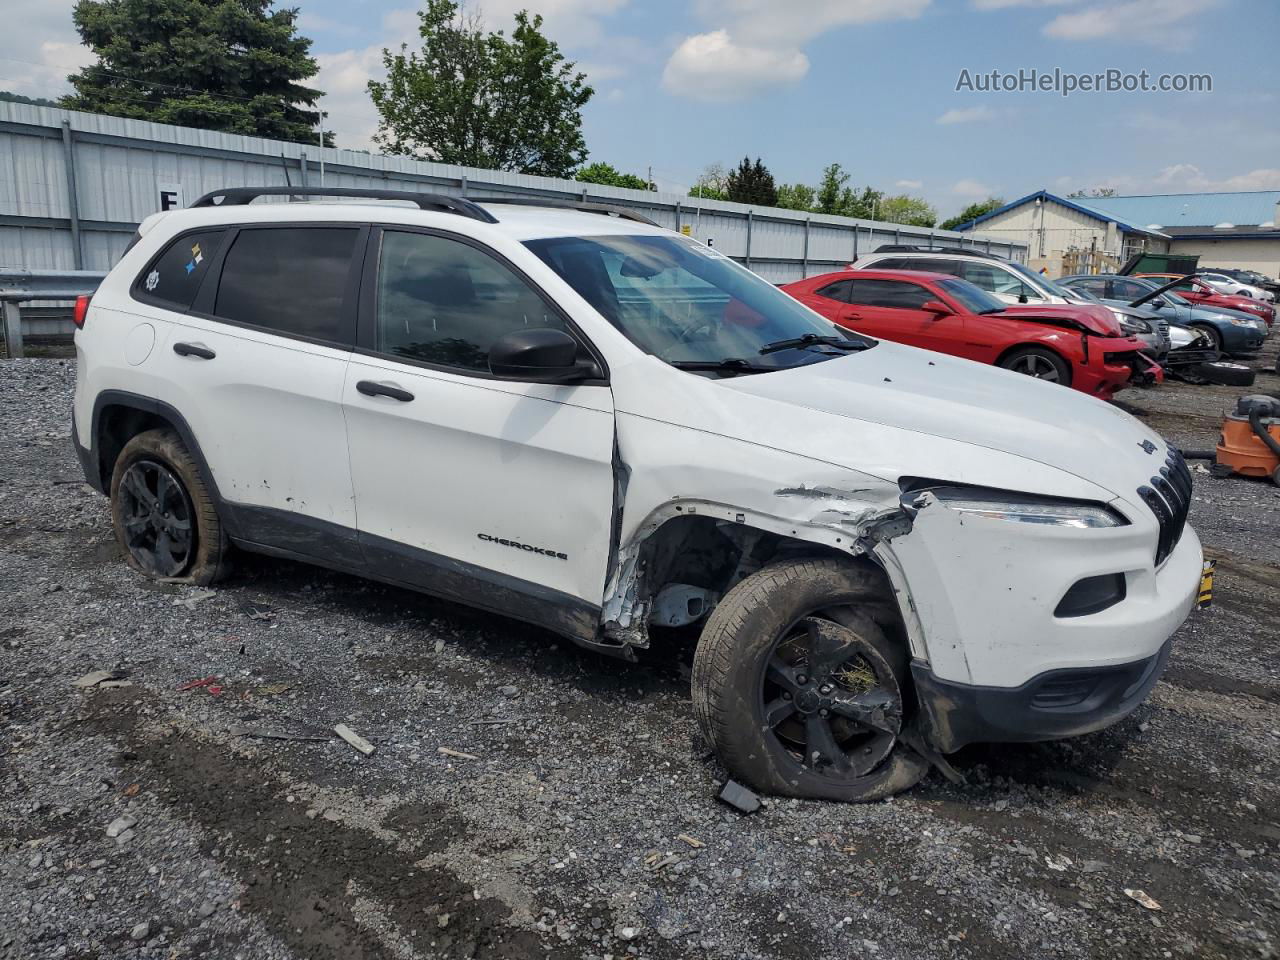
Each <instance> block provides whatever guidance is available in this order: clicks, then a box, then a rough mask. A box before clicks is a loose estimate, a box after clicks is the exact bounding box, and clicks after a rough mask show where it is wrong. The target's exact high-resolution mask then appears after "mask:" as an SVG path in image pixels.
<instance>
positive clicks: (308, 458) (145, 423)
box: [73, 188, 1202, 800]
mask: <svg viewBox="0 0 1280 960" xmlns="http://www.w3.org/2000/svg"><path fill="white" fill-rule="evenodd" d="M304 193H315V194H317V195H319V194H321V193H323V194H324V195H326V196H334V195H338V194H343V195H345V200H346V201H347V202H343V203H315V202H312V203H290V204H282V203H250V202H249V201H251V200H253V199H255V198H257V197H260V196H262V195H271V194H293V195H295V196H297V195H300V194H304ZM388 199H392V200H400V201H406V200H407V201H410V204H409V205H399V206H397V205H393V204H389V203H380V202H378V201H380V200H388ZM218 200H220V201H221V203H216V202H215V201H218ZM351 201H362V202H351ZM77 315H78V317H79V318H80V322H81V328H80V329H79V330H78V331H77V333H76V349H77V356H78V375H77V381H76V392H75V404H74V424H73V432H74V436H75V444H76V448H77V451H78V454H79V456H80V459H81V462H82V465H83V467H84V471H85V475H86V477H87V478H88V481H89V482H90V483H91V484H93V485H94V486H95V487H96V488H98V489H99V490H101V491H103V492H106V493H109V495H110V497H111V509H112V516H113V520H114V524H115V531H116V536H117V538H118V540H119V543H120V545H121V547H122V548H123V550H124V552H125V554H126V556H127V558H128V562H129V564H130V565H131V566H132V567H134V568H135V569H136V570H137V571H138V572H140V573H141V574H143V575H146V576H149V577H155V578H165V579H167V580H170V581H178V582H188V583H198V584H208V583H211V582H213V581H215V580H217V579H219V578H220V577H222V576H224V575H225V574H226V572H227V570H228V563H229V561H230V560H231V559H232V557H233V555H234V549H233V548H238V549H241V550H247V551H253V552H259V553H265V554H269V555H274V556H280V557H289V558H294V559H299V560H304V561H309V562H313V563H317V564H320V565H322V566H325V567H330V568H334V569H339V570H345V571H350V572H352V573H356V574H360V575H364V576H368V577H372V578H376V579H379V580H383V581H386V582H388V583H393V584H399V585H402V586H405V587H410V588H414V589H418V590H422V591H425V592H427V593H431V594H435V595H438V596H442V597H447V598H451V599H454V600H457V601H460V602H462V603H465V604H471V605H473V606H477V607H482V608H484V609H487V610H491V611H496V612H498V613H502V614H506V615H508V616H511V617H515V618H519V619H521V620H525V621H529V622H531V623H534V624H538V625H540V626H542V627H545V628H547V629H548V630H549V631H552V632H553V633H555V634H560V635H562V636H565V637H568V638H570V639H571V640H573V641H575V642H577V643H579V644H581V645H583V646H584V647H589V648H591V649H594V650H598V651H602V652H606V653H610V654H614V655H617V656H621V657H627V658H631V657H634V656H635V651H636V650H637V649H643V648H646V647H648V646H649V643H650V634H651V631H652V630H654V629H655V628H667V627H690V626H694V625H697V626H698V627H699V628H700V630H701V639H700V641H699V642H698V645H697V649H696V653H695V659H694V668H693V704H694V712H695V714H696V716H697V718H698V721H699V723H700V725H701V727H702V730H703V732H704V733H705V735H706V736H707V738H708V739H709V741H710V742H711V743H712V744H713V745H714V746H715V748H716V750H717V751H718V752H719V755H720V757H721V759H722V760H723V762H724V764H725V766H726V767H727V768H728V770H729V771H730V772H731V774H732V775H733V776H734V777H737V778H739V779H740V780H743V781H746V782H747V783H749V784H751V785H753V786H754V787H756V788H758V789H760V790H764V791H769V792H773V793H779V794H787V795H796V796H811V797H825V798H831V799H839V800H863V799H869V798H873V797H881V796H885V795H888V794H891V793H893V792H895V791H898V790H902V789H905V788H906V787H909V786H911V785H912V784H914V783H915V782H916V781H917V780H918V779H919V778H920V777H921V776H923V775H924V773H925V772H926V770H927V768H928V762H929V760H933V761H935V762H940V756H939V755H940V754H943V753H947V752H950V751H954V750H956V749H958V748H959V747H960V746H962V745H964V744H966V743H969V742H973V741H984V740H1038V739H1046V738H1056V737H1063V736H1069V735H1074V734H1080V733H1085V732H1087V731H1092V730H1097V729H1099V728H1101V727H1104V726H1106V725H1108V724H1111V723H1114V722H1115V721H1116V720H1118V719H1119V718H1121V717H1123V716H1125V715H1126V714H1127V713H1129V712H1130V711H1132V710H1133V709H1134V708H1135V707H1136V706H1137V705H1138V704H1139V703H1140V702H1141V701H1142V700H1143V699H1144V698H1145V697H1146V695H1147V693H1148V692H1149V691H1150V690H1151V688H1152V686H1153V685H1154V684H1155V682H1156V680H1157V678H1158V677H1159V676H1160V673H1161V671H1162V669H1163V668H1164V665H1165V661H1166V659H1167V657H1168V655H1169V651H1170V644H1171V641H1170V636H1171V634H1172V633H1173V632H1174V631H1175V630H1176V629H1177V627H1178V625H1179V624H1181V623H1182V621H1183V619H1184V618H1185V617H1186V616H1187V614H1188V611H1189V610H1191V608H1192V606H1193V604H1194V602H1195V599H1196V594H1197V590H1198V587H1199V585H1200V580H1201V566H1202V560H1201V550H1200V543H1199V541H1198V539H1197V538H1196V535H1195V533H1194V531H1193V530H1192V529H1191V527H1190V526H1189V525H1187V523H1186V519H1187V512H1188V508H1189V506H1190V503H1191V476H1190V473H1189V472H1188V470H1187V468H1186V466H1185V465H1184V463H1183V461H1182V458H1181V456H1180V455H1179V454H1178V452H1177V451H1176V450H1174V449H1173V448H1171V447H1170V446H1169V445H1168V444H1167V443H1166V442H1165V441H1163V440H1162V439H1161V438H1160V437H1159V436H1157V435H1156V434H1154V433H1152V432H1151V431H1150V430H1149V429H1147V427H1145V426H1144V425H1143V424H1141V423H1139V422H1138V421H1137V420H1135V419H1134V418H1132V417H1130V416H1129V415H1127V414H1125V413H1123V412H1121V411H1120V410H1118V409H1116V408H1115V407H1112V406H1110V405H1108V404H1106V403H1104V402H1102V401H1100V400H1096V399H1093V398H1090V397H1087V396H1085V395H1084V394H1080V393H1077V392H1075V391H1071V390H1062V389H1060V388H1058V387H1056V386H1054V385H1052V384H1046V383H1041V382H1039V381H1036V380H1034V379H1032V378H1029V377H1024V376H1022V375H1020V374H1017V373H1011V372H1009V371H1006V370H1000V369H996V368H992V367H987V366H982V365H979V364H975V363H971V362H968V361H965V360H960V359H955V358H951V357H947V356H943V355H940V354H937V353H931V352H927V351H923V350H917V349H913V348H910V347H905V346H899V345H897V344H893V343H887V342H879V343H877V342H875V341H873V340H869V339H866V338H862V337H858V336H856V335H854V334H852V333H844V332H842V331H841V330H840V328H838V327H836V326H835V325H833V324H832V323H831V322H829V321H827V320H825V319H823V318H822V317H820V316H818V315H817V314H816V313H813V312H812V311H810V310H809V309H808V308H806V307H804V306H802V305H801V304H799V303H798V302H796V301H795V300H793V299H792V298H790V297H788V296H787V295H786V294H785V293H783V292H781V291H780V290H778V289H776V288H775V287H774V286H773V285H772V284H770V283H767V282H766V281H764V280H762V279H760V278H759V277H757V276H756V275H755V274H753V273H751V272H749V271H747V270H745V269H743V268H742V267H740V266H738V265H737V264H735V263H734V262H733V261H732V260H730V259H729V258H728V257H726V256H724V255H722V254H720V253H719V252H717V251H715V250H711V249H708V248H706V247H704V246H701V245H699V244H698V243H696V242H695V241H693V240H690V239H689V238H686V237H682V236H680V235H678V234H676V233H673V232H671V231H668V230H664V229H661V228H659V227H658V226H656V225H652V224H650V223H649V222H647V221H644V220H643V218H639V217H635V216H634V215H631V214H626V213H623V214H622V215H617V213H616V212H615V213H613V214H612V215H611V214H610V213H609V212H608V211H605V210H602V209H597V208H581V209H561V208H555V207H552V206H549V205H538V204H536V203H523V204H522V203H514V204H507V203H499V202H484V201H481V202H469V201H467V200H462V199H458V198H450V197H436V196H431V195H427V194H396V193H385V192H377V191H337V190H333V189H327V190H323V191H321V190H315V191H306V190H301V189H299V188H292V189H257V188H254V189H249V188H243V189H229V190H223V191H219V192H218V193H217V194H216V195H210V196H207V197H204V198H201V199H200V200H199V201H197V202H196V203H195V204H194V205H193V208H191V209H187V210H178V211H171V212H168V213H164V214H158V215H155V216H153V217H150V218H148V220H147V221H146V222H144V223H143V224H142V225H141V227H140V228H139V236H138V238H137V240H136V241H135V243H134V244H133V246H132V247H131V249H129V251H128V252H127V253H126V254H125V255H124V257H123V258H122V259H121V261H120V262H119V264H118V265H117V266H116V267H115V269H113V270H112V271H111V272H110V274H109V275H108V276H107V278H106V279H105V280H104V281H103V283H102V285H101V287H100V288H99V289H98V291H97V293H96V294H94V296H93V299H92V302H91V303H90V304H88V305H87V306H86V305H85V304H80V305H79V307H78V311H77Z"/></svg>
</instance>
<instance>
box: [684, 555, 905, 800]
mask: <svg viewBox="0 0 1280 960" xmlns="http://www.w3.org/2000/svg"><path fill="white" fill-rule="evenodd" d="M886 590H887V587H886V585H885V584H883V582H882V581H881V580H880V579H878V578H877V577H876V575H875V574H874V573H872V572H870V571H868V570H865V569H863V568H860V567H858V566H856V565H855V564H853V563H850V562H848V561H841V560H835V559H821V560H819V559H811V560H792V561H786V562H781V563H776V564H773V565H771V566H768V567H766V568H764V569H763V570H761V571H759V572H758V573H756V574H753V575H752V576H750V577H748V578H746V579H745V580H743V581H742V582H741V583H739V584H738V585H737V586H735V587H734V588H733V589H732V590H730V591H729V593H728V594H727V595H726V596H725V597H724V599H723V600H721V601H720V603H719V604H718V605H717V606H716V608H715V610H714V611H712V614H711V617H710V618H709V619H708V621H707V625H706V627H705V628H704V629H703V632H702V638H701V640H700V641H699V644H698V649H697V652H696V653H695V655H694V662H693V683H692V687H693V706H694V713H695V715H696V716H697V718H698V724H699V726H700V727H701V728H702V732H703V734H704V735H705V736H706V737H707V739H708V740H709V741H710V742H711V744H712V746H713V747H714V748H715V750H716V752H717V754H718V755H719V757H720V759H721V761H722V762H723V763H724V765H725V767H726V768H727V769H728V770H729V773H730V774H731V775H732V776H733V777H735V778H737V779H739V780H742V781H744V782H746V783H747V784H750V785H751V786H752V787H754V788H756V789H757V790H760V791H762V792H765V793H773V794H781V795H783V796H791V797H812V798H817V799H824V800H843V801H867V800H879V799H882V798H884V797H887V796H891V795H892V794H895V793H898V792H900V791H902V790H906V789H908V788H910V787H912V786H914V785H915V784H916V783H918V782H919V781H920V780H921V778H923V777H924V775H925V774H926V773H927V772H928V769H929V767H928V763H927V762H926V761H925V760H924V759H923V758H922V757H920V756H919V755H918V754H917V753H915V752H914V751H913V750H911V749H910V748H909V747H906V746H905V745H904V744H903V743H902V740H901V733H902V732H903V731H904V730H906V729H907V727H908V725H909V722H910V710H911V707H912V706H913V705H914V702H915V699H914V693H913V692H912V687H911V675H910V671H909V670H908V669H907V651H906V650H905V648H904V646H903V645H902V644H901V643H898V642H895V641H894V640H892V639H890V638H889V637H888V636H886V634H885V632H884V630H883V629H882V628H881V627H880V625H879V624H877V622H876V618H878V619H880V620H881V622H886V621H887V620H888V619H889V618H891V617H893V616H896V611H894V610H893V609H892V608H891V607H890V606H889V605H888V604H887V603H886V602H885V597H886V595H887V594H886ZM854 717H859V718H861V719H860V720H859V719H854Z"/></svg>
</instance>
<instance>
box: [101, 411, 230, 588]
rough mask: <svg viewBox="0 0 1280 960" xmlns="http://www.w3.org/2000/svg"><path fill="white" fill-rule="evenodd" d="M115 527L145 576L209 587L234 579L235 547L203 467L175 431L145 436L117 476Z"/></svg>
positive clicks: (126, 453)
mask: <svg viewBox="0 0 1280 960" xmlns="http://www.w3.org/2000/svg"><path fill="white" fill-rule="evenodd" d="M111 521H112V525H113V526H114V527H115V534H116V543H118V544H119V546H120V549H121V550H122V551H123V552H124V555H125V560H126V561H127V562H128V564H129V566H131V567H133V569H134V570H137V571H138V572H139V573H141V574H142V575H143V576H146V577H150V578H151V579H153V580H163V581H167V582H177V583H192V584H198V585H201V586H207V585H208V584H211V583H214V582H216V581H217V580H220V579H221V578H222V577H224V576H225V575H226V573H227V569H228V566H229V564H228V557H229V554H230V551H231V544H230V542H229V541H228V540H227V537H226V534H225V532H224V531H223V529H222V523H221V521H220V520H219V519H218V512H217V510H216V509H215V508H214V505H213V498H212V497H211V496H210V495H209V490H208V488H207V487H206V486H205V483H204V481H203V480H202V479H201V478H200V471H199V468H198V467H197V466H196V463H195V460H193V459H192V457H191V454H190V453H189V452H188V451H187V448H186V447H185V446H183V443H182V440H181V438H180V437H179V436H178V434H177V433H175V432H174V431H173V430H148V431H146V432H145V433H140V434H138V435H137V436H136V437H134V438H133V439H132V440H130V441H129V442H128V443H126V444H125V446H124V449H123V450H121V451H120V456H119V457H117V458H116V463H115V468H114V469H113V470H112V473H111Z"/></svg>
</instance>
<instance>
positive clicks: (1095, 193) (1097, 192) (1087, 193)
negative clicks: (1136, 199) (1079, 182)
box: [1067, 187, 1116, 200]
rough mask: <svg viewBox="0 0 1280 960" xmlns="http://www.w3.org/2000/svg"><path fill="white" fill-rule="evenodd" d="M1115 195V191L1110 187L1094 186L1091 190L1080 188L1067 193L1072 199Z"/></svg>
mask: <svg viewBox="0 0 1280 960" xmlns="http://www.w3.org/2000/svg"><path fill="white" fill-rule="evenodd" d="M1115 195H1116V192H1115V190H1114V189H1112V188H1111V187H1094V188H1093V189H1092V190H1085V189H1084V188H1081V189H1079V190H1076V191H1074V192H1072V193H1068V194H1067V196H1068V197H1070V198H1071V199H1073V200H1081V199H1084V198H1085V197H1114V196H1115Z"/></svg>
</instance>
